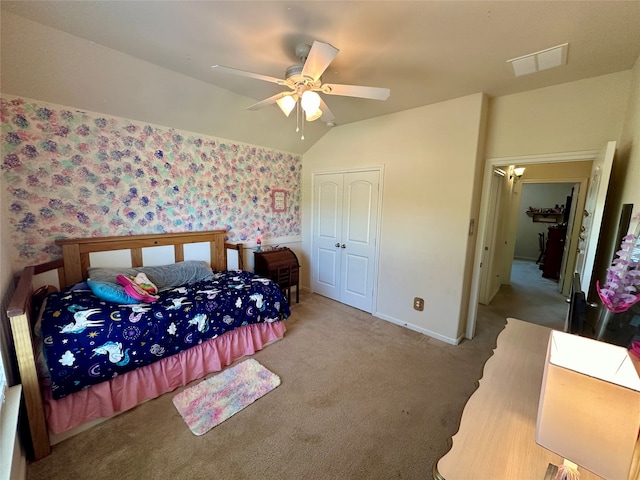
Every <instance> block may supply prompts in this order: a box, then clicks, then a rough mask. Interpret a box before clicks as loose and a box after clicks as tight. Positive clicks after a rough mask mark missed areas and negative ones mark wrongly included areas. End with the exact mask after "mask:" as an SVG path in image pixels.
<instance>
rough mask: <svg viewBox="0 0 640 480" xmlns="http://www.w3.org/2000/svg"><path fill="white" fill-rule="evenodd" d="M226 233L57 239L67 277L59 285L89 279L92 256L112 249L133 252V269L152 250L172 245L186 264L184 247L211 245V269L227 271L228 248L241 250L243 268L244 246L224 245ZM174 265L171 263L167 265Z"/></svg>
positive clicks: (140, 264) (178, 257) (141, 262)
mask: <svg viewBox="0 0 640 480" xmlns="http://www.w3.org/2000/svg"><path fill="white" fill-rule="evenodd" d="M226 235H227V231H226V230H210V231H205V232H185V233H162V234H157V235H154V234H149V235H130V236H128V237H94V238H76V239H64V240H57V241H56V245H59V246H60V247H62V261H63V267H64V278H61V279H60V280H61V281H60V285H61V286H62V285H71V284H74V283H77V282H80V281H82V280H86V279H87V269H88V268H89V267H90V266H91V263H90V254H91V253H96V252H107V251H113V250H130V251H131V266H132V267H142V266H143V260H142V250H143V248H149V247H160V246H168V245H169V246H171V245H172V246H173V249H174V257H175V262H182V261H184V246H185V245H186V244H190V243H204V242H208V243H209V245H210V252H211V268H213V269H214V270H226V269H227V249H233V250H237V251H238V262H239V268H241V269H242V268H243V265H242V244H230V243H225V237H226ZM167 263H171V262H167Z"/></svg>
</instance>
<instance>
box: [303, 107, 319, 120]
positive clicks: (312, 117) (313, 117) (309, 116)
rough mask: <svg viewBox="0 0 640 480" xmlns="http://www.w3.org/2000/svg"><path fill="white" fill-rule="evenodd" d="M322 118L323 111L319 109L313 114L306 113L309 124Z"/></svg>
mask: <svg viewBox="0 0 640 480" xmlns="http://www.w3.org/2000/svg"><path fill="white" fill-rule="evenodd" d="M305 113H306V112H305ZM321 116H322V110H320V109H317V110H316V111H315V112H313V113H306V115H305V117H306V119H307V122H313V121H314V120H317V119H319V118H320V117H321Z"/></svg>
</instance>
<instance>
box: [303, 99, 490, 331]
mask: <svg viewBox="0 0 640 480" xmlns="http://www.w3.org/2000/svg"><path fill="white" fill-rule="evenodd" d="M484 105H485V97H484V96H483V95H481V94H477V95H471V96H467V97H463V98H459V99H456V100H451V101H448V102H443V103H439V104H435V105H430V106H426V107H421V108H417V109H413V110H408V111H405V112H400V113H397V114H393V115H387V116H384V117H378V118H375V119H371V120H367V121H363V122H358V123H354V124H349V125H344V126H340V127H337V128H335V129H333V130H332V131H331V132H330V133H329V134H328V135H327V136H326V137H325V138H323V139H321V140H320V141H319V142H318V143H317V144H316V145H314V146H313V147H312V148H311V149H310V150H309V151H308V152H307V153H306V154H305V155H304V157H303V187H302V191H303V201H302V204H303V212H302V218H303V249H304V250H305V252H306V255H305V261H306V260H307V259H308V258H310V257H311V255H310V251H311V250H310V248H311V245H310V243H311V236H310V235H311V233H310V225H311V202H312V185H311V174H312V173H314V172H326V171H339V170H346V169H349V168H356V167H367V166H376V165H384V168H385V172H384V175H385V177H384V191H383V200H382V225H381V238H380V260H379V272H378V295H377V298H376V299H375V300H376V312H375V314H376V315H378V316H380V317H381V318H385V319H387V320H390V321H393V322H396V323H400V324H407V325H408V326H409V327H410V328H414V329H416V330H419V331H423V332H424V333H428V334H430V335H434V336H436V337H438V338H441V339H444V340H446V341H456V340H457V339H458V337H459V336H460V334H461V332H462V330H463V327H464V324H463V322H464V319H466V308H464V312H465V314H464V315H462V314H461V312H462V311H463V310H462V308H463V305H465V303H464V302H465V299H466V298H467V297H468V295H466V296H465V295H463V292H464V290H465V288H466V289H468V287H466V286H465V281H466V278H467V275H466V274H467V272H466V269H467V265H468V264H467V258H466V257H467V252H468V248H469V242H470V241H471V243H472V246H471V251H473V250H472V249H473V246H474V245H475V236H473V237H469V235H468V232H469V221H470V218H472V215H476V214H477V205H478V202H477V198H476V197H477V196H478V195H475V196H474V192H477V189H476V190H474V182H475V178H476V172H477V171H478V172H480V175H481V172H482V168H481V165H478V158H479V157H481V155H480V154H479V150H480V148H481V145H480V144H481V139H482V135H481V130H482V126H483V123H482V122H483V106H484ZM302 271H303V272H304V274H305V275H306V278H304V280H303V281H304V284H305V285H309V284H310V280H309V276H308V275H309V271H310V268H309V265H308V264H307V265H303V270H302ZM414 297H422V298H424V299H425V309H424V311H423V312H418V311H416V310H414V309H413V308H412V301H413V298H414ZM461 318H462V319H461Z"/></svg>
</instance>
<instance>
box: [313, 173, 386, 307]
mask: <svg viewBox="0 0 640 480" xmlns="http://www.w3.org/2000/svg"><path fill="white" fill-rule="evenodd" d="M379 186H380V172H379V171H378V170H375V171H362V172H347V173H336V174H321V175H316V176H315V177H314V199H313V201H314V206H313V208H314V210H313V212H314V219H313V225H314V227H313V245H314V247H313V256H312V259H311V261H312V275H311V285H312V289H313V291H314V292H316V293H319V294H320V295H324V296H326V297H329V298H332V299H334V300H337V301H339V302H342V303H346V304H347V305H351V306H353V307H356V308H359V309H361V310H364V311H367V312H371V311H373V291H374V281H375V259H376V248H377V245H376V244H377V231H378V208H379V205H378V204H379Z"/></svg>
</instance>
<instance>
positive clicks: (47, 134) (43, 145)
mask: <svg viewBox="0 0 640 480" xmlns="http://www.w3.org/2000/svg"><path fill="white" fill-rule="evenodd" d="M1 102H2V105H1V117H0V119H1V121H2V164H1V168H2V175H3V176H4V177H5V181H6V189H7V191H6V192H3V194H4V200H5V201H4V202H3V204H2V208H5V209H7V210H8V218H9V225H10V227H11V228H12V232H11V240H12V243H13V247H14V255H13V264H14V267H17V268H19V267H22V266H25V265H32V264H37V263H41V262H46V261H49V260H52V259H54V258H57V257H59V256H60V251H59V249H58V247H56V246H55V244H54V240H56V239H58V238H76V237H98V236H107V235H132V234H145V233H161V232H183V231H202V230H211V229H220V228H222V229H228V230H229V240H230V241H232V242H241V241H248V242H253V241H254V240H255V237H256V233H257V230H258V228H260V230H261V231H262V232H263V233H262V236H263V240H264V238H275V237H286V236H297V235H300V233H301V226H300V223H301V222H300V198H301V193H300V184H301V170H302V162H301V159H300V157H299V156H297V155H294V154H290V153H285V152H281V151H277V150H272V149H268V148H264V147H258V146H252V145H247V144H240V143H232V142H228V141H226V140H225V141H222V140H219V139H216V138H213V137H207V136H203V135H199V134H195V133H188V132H181V131H177V130H174V129H171V128H168V127H160V126H155V125H149V124H145V123H142V122H137V121H130V120H126V119H123V118H117V117H112V116H102V115H100V114H96V113H90V112H84V111H79V110H75V109H71V108H65V107H61V106H58V105H50V104H46V103H41V102H37V101H33V100H27V99H22V98H15V97H6V98H2V99H1ZM274 189H277V190H285V191H286V196H287V197H286V210H285V211H284V212H274V211H273V209H272V203H271V202H272V195H271V192H272V190H274Z"/></svg>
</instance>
